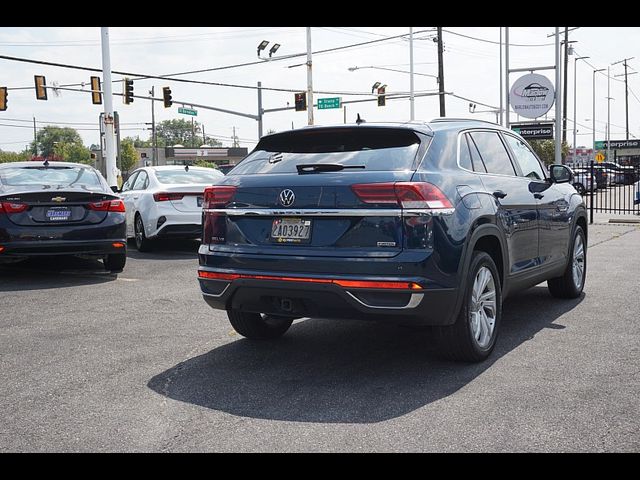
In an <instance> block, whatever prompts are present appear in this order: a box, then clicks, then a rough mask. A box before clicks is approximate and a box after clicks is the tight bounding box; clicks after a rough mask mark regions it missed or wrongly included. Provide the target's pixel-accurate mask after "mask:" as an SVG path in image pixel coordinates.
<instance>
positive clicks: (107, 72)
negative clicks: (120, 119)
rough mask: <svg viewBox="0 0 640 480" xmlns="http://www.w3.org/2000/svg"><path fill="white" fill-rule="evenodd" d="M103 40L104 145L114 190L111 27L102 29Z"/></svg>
mask: <svg viewBox="0 0 640 480" xmlns="http://www.w3.org/2000/svg"><path fill="white" fill-rule="evenodd" d="M100 32H101V40H102V76H103V82H102V88H103V89H104V143H105V160H106V162H105V163H106V171H107V172H106V173H107V183H108V184H109V186H110V187H111V189H112V190H114V187H115V189H117V188H118V172H117V167H116V145H115V135H114V118H113V96H112V87H111V85H112V84H111V55H110V52H109V27H100Z"/></svg>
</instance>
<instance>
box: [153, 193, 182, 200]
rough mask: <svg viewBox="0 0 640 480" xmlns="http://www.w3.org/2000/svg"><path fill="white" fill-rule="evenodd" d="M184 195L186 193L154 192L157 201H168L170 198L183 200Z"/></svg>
mask: <svg viewBox="0 0 640 480" xmlns="http://www.w3.org/2000/svg"><path fill="white" fill-rule="evenodd" d="M183 197H184V193H168V192H159V193H154V194H153V199H154V200H155V201H156V202H167V201H169V200H182V198H183Z"/></svg>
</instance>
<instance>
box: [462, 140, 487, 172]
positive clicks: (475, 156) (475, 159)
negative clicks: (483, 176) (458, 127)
mask: <svg viewBox="0 0 640 480" xmlns="http://www.w3.org/2000/svg"><path fill="white" fill-rule="evenodd" d="M465 137H466V138H467V144H468V145H469V150H470V152H471V162H472V163H473V169H474V170H475V171H476V172H484V173H486V172H487V168H486V167H485V166H484V162H483V161H482V159H481V158H480V154H479V153H478V148H477V147H476V144H475V142H474V141H473V140H472V139H471V137H470V136H469V134H467V135H465Z"/></svg>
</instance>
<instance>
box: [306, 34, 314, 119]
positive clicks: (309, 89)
mask: <svg viewBox="0 0 640 480" xmlns="http://www.w3.org/2000/svg"><path fill="white" fill-rule="evenodd" d="M311 63H312V62H311V27H307V113H308V115H309V125H313V77H312V72H311Z"/></svg>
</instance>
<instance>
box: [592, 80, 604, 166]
mask: <svg viewBox="0 0 640 480" xmlns="http://www.w3.org/2000/svg"><path fill="white" fill-rule="evenodd" d="M598 72H604V68H599V69H597V70H594V71H593V112H592V114H593V115H592V119H591V120H592V123H591V125H592V127H593V128H592V130H593V158H592V160H595V157H596V73H598Z"/></svg>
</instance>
